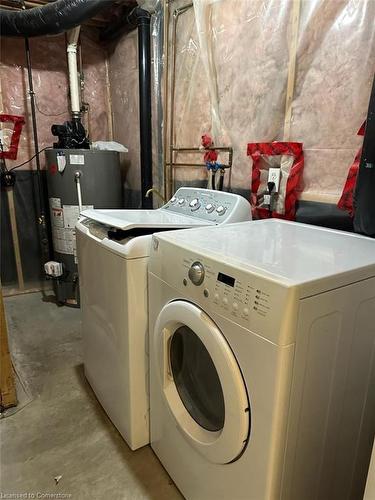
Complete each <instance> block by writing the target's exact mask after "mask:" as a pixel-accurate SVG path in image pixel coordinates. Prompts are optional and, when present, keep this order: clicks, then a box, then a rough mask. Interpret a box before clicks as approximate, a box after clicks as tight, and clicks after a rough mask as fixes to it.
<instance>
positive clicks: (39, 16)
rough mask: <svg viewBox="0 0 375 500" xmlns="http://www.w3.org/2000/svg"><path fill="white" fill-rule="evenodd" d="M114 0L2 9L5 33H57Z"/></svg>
mask: <svg viewBox="0 0 375 500" xmlns="http://www.w3.org/2000/svg"><path fill="white" fill-rule="evenodd" d="M113 1H114V0H56V1H55V2H51V3H48V4H46V5H43V6H41V7H33V8H32V9H25V10H19V11H10V10H7V9H0V12H1V16H0V17H1V24H0V30H1V35H2V36H22V37H33V36H43V35H57V34H59V33H63V32H64V31H67V30H70V29H72V28H75V27H76V26H79V25H80V24H82V23H83V22H84V21H86V20H87V19H90V18H91V17H93V16H95V15H96V14H97V13H98V12H99V11H100V10H102V9H103V8H104V7H106V6H109V5H110V4H111V3H113Z"/></svg>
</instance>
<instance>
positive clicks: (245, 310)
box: [243, 307, 249, 316]
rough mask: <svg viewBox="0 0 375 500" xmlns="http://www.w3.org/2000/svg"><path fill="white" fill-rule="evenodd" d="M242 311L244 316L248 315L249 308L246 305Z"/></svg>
mask: <svg viewBox="0 0 375 500" xmlns="http://www.w3.org/2000/svg"><path fill="white" fill-rule="evenodd" d="M243 313H244V315H245V316H248V315H249V309H248V308H247V307H245V309H244V310H243Z"/></svg>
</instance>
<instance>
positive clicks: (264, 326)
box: [164, 252, 289, 340]
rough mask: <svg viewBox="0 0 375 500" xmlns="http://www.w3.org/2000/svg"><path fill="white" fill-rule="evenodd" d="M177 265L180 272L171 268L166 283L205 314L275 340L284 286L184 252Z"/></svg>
mask: <svg viewBox="0 0 375 500" xmlns="http://www.w3.org/2000/svg"><path fill="white" fill-rule="evenodd" d="M189 253H190V252H189ZM180 262H181V267H180V271H181V272H176V268H174V271H173V276H172V271H171V272H170V273H169V272H168V277H167V276H165V277H164V279H165V280H166V281H170V280H172V282H174V283H175V286H176V288H178V289H179V290H180V291H181V292H182V293H183V294H184V295H186V296H187V297H189V298H190V299H191V300H193V301H194V302H195V303H197V304H200V306H201V307H202V308H203V309H204V310H206V311H207V312H209V311H213V312H215V313H218V314H220V315H221V316H224V317H226V318H228V319H231V320H232V321H234V322H235V323H237V324H239V325H242V326H243V327H245V328H246V329H249V330H251V331H253V332H254V333H257V334H259V335H261V336H264V337H266V338H268V339H270V340H276V339H277V337H278V335H279V331H280V325H278V324H277V322H278V321H280V318H281V317H282V315H283V311H285V308H286V304H287V301H288V300H289V299H288V297H289V295H288V290H287V289H286V288H285V287H282V286H280V285H279V284H277V283H273V282H271V281H268V280H265V279H262V278H260V277H259V276H256V275H254V274H252V273H250V272H248V271H246V270H244V269H238V268H234V267H232V266H229V265H227V264H226V263H224V262H223V263H220V262H217V261H214V260H212V259H211V258H209V257H204V256H200V257H198V256H197V255H191V256H188V255H186V253H185V255H184V256H183V257H182V258H181V261H180Z"/></svg>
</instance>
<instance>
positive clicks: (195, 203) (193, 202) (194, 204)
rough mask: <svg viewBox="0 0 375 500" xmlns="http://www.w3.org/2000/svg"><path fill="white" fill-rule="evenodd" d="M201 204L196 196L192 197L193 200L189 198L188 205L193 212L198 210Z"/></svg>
mask: <svg viewBox="0 0 375 500" xmlns="http://www.w3.org/2000/svg"><path fill="white" fill-rule="evenodd" d="M200 206H201V204H200V201H199V200H198V198H194V200H191V202H190V203H189V207H190V208H191V211H192V212H195V210H198V208H199V207H200Z"/></svg>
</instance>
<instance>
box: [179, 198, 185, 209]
mask: <svg viewBox="0 0 375 500" xmlns="http://www.w3.org/2000/svg"><path fill="white" fill-rule="evenodd" d="M184 203H185V198H180V199H179V200H178V204H179V205H180V206H181V207H182V205H183V204H184Z"/></svg>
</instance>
